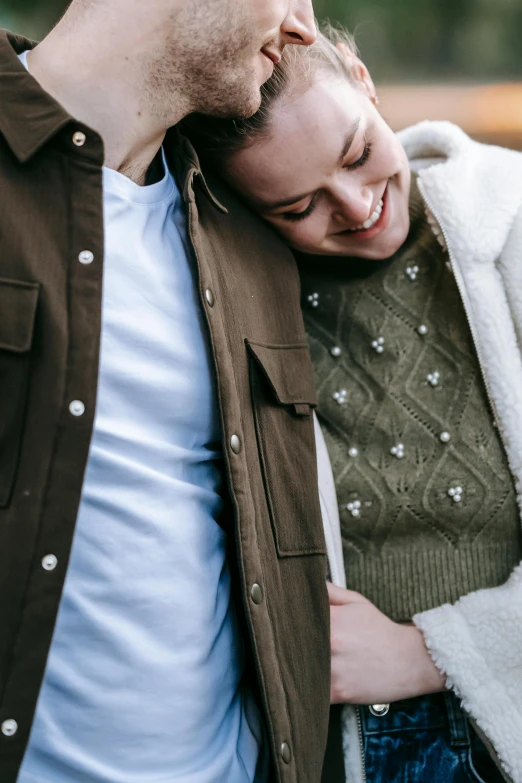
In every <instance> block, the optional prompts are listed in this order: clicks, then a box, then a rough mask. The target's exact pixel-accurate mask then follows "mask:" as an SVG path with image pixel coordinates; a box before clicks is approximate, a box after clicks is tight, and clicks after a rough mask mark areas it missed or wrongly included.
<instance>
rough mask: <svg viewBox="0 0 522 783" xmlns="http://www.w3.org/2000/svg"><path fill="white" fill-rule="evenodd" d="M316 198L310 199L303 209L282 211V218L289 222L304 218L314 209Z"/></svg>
mask: <svg viewBox="0 0 522 783" xmlns="http://www.w3.org/2000/svg"><path fill="white" fill-rule="evenodd" d="M316 200H317V199H315V198H314V199H312V201H311V202H310V203H309V205H308V206H307V208H306V209H304V210H303V211H302V212H284V213H283V220H288V221H290V222H291V223H296V222H297V221H298V220H304V219H305V218H307V217H310V215H311V214H312V212H313V211H314V209H315V203H316Z"/></svg>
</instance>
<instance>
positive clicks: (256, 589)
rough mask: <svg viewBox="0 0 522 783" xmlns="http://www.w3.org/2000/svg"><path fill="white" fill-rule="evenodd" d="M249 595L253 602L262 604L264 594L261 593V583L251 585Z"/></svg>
mask: <svg viewBox="0 0 522 783" xmlns="http://www.w3.org/2000/svg"><path fill="white" fill-rule="evenodd" d="M250 596H251V598H252V601H253V602H254V603H255V604H257V605H258V606H259V604H262V603H263V599H264V595H263V588H262V587H261V585H258V584H255V585H252V590H251V591H250Z"/></svg>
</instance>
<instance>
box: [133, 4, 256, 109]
mask: <svg viewBox="0 0 522 783" xmlns="http://www.w3.org/2000/svg"><path fill="white" fill-rule="evenodd" d="M169 27H170V29H169V30H168V31H167V33H168V35H167V38H166V40H165V42H164V44H163V46H162V47H160V51H159V52H158V53H157V54H155V55H154V62H153V63H150V64H148V66H147V71H148V73H149V78H148V82H147V90H148V93H149V98H150V99H151V103H152V104H153V106H154V111H155V113H157V115H158V116H164V117H165V120H166V122H167V124H169V123H168V116H169V115H170V114H172V113H173V111H174V112H176V113H178V112H179V108H180V107H179V106H173V100H175V98H174V96H179V95H180V92H181V93H182V94H183V96H184V100H186V103H187V105H186V107H183V108H184V109H185V110H186V111H187V112H192V111H197V112H200V113H202V114H210V115H213V116H221V117H223V116H237V117H249V116H251V115H252V114H253V113H254V112H255V111H256V110H257V109H258V108H259V104H260V85H259V83H258V77H257V73H256V65H255V58H256V54H257V52H258V51H259V49H260V47H261V46H262V45H263V44H264V41H261V40H260V37H259V36H260V33H259V31H258V30H256V27H255V24H254V21H253V19H252V18H251V16H250V14H249V3H248V2H246V0H241V1H240V2H238V0H203V1H202V0H189V2H188V3H187V4H186V5H185V7H184V8H183V9H182V10H181V11H180V12H177V13H176V14H175V15H174V17H173V18H172V19H171V20H170V23H169Z"/></svg>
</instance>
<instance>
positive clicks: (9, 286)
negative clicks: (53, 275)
mask: <svg viewBox="0 0 522 783" xmlns="http://www.w3.org/2000/svg"><path fill="white" fill-rule="evenodd" d="M39 289H40V285H39V284H38V283H26V282H22V281H20V280H9V279H7V278H4V277H1V278H0V350H7V351H13V352H15V353H25V352H26V351H29V350H30V348H31V344H32V342H33V331H34V321H35V315H36V305H37V303H38V293H39Z"/></svg>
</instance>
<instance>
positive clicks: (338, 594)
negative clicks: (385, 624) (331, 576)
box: [326, 582, 367, 606]
mask: <svg viewBox="0 0 522 783" xmlns="http://www.w3.org/2000/svg"><path fill="white" fill-rule="evenodd" d="M326 586H327V588H328V596H329V598H330V606H344V605H345V604H353V603H364V602H365V601H367V599H366V598H365V597H364V596H363V595H361V594H360V593H356V592H355V591H354V590H345V588H344V587H337V585H334V584H332V583H331V582H327V583H326Z"/></svg>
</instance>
